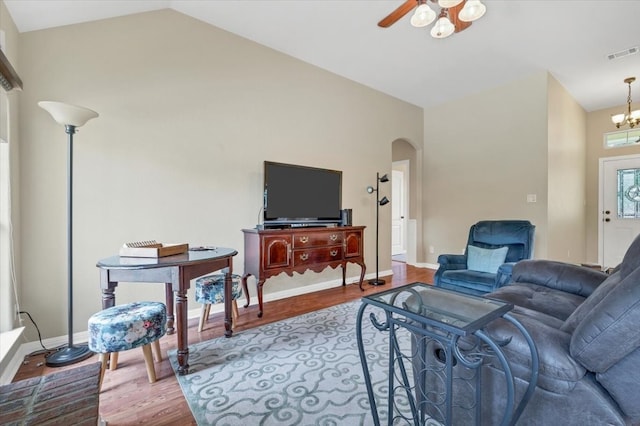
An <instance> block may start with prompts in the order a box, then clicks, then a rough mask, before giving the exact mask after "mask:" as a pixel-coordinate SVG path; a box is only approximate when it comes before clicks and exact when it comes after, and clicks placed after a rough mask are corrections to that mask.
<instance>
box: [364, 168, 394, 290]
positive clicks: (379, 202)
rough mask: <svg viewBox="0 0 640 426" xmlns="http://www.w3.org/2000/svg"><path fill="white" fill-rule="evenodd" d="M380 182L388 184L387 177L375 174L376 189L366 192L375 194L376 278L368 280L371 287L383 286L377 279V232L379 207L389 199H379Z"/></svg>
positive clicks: (381, 281) (382, 281)
mask: <svg viewBox="0 0 640 426" xmlns="http://www.w3.org/2000/svg"><path fill="white" fill-rule="evenodd" d="M380 182H389V178H388V177H387V175H382V177H381V176H380V173H376V187H375V188H374V187H373V186H368V187H367V192H368V193H369V194H372V193H374V192H375V193H376V278H375V279H373V280H369V284H371V285H383V284H384V283H385V281H384V280H382V279H380V278H378V258H379V255H378V248H379V243H378V240H379V233H380V232H379V231H380V206H384V205H385V204H388V203H389V199H388V198H387V197H382V199H380Z"/></svg>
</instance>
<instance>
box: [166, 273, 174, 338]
mask: <svg viewBox="0 0 640 426" xmlns="http://www.w3.org/2000/svg"><path fill="white" fill-rule="evenodd" d="M164 291H165V301H166V304H167V334H173V333H175V332H176V329H175V327H174V322H175V316H174V315H173V285H172V284H171V283H165V285H164Z"/></svg>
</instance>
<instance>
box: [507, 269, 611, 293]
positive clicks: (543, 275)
mask: <svg viewBox="0 0 640 426" xmlns="http://www.w3.org/2000/svg"><path fill="white" fill-rule="evenodd" d="M607 277H608V275H607V274H605V273H604V272H599V271H596V270H594V269H591V268H585V267H583V266H578V265H572V264H570V263H564V262H556V261H553V260H521V261H520V262H518V263H517V264H516V265H515V266H514V267H513V275H512V282H516V283H518V282H520V283H530V284H536V285H541V286H545V287H548V288H553V289H556V290H561V291H565V292H567V293H572V294H577V295H580V296H583V297H589V296H590V295H591V293H593V291H594V290H595V289H596V288H598V286H599V285H600V284H601V283H602V282H603V281H604V280H605V279H607Z"/></svg>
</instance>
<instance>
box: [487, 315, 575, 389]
mask: <svg viewBox="0 0 640 426" xmlns="http://www.w3.org/2000/svg"><path fill="white" fill-rule="evenodd" d="M512 315H513V317H514V318H516V319H517V320H518V321H519V322H520V323H521V324H522V325H523V326H524V327H525V329H526V330H527V331H528V332H529V334H531V338H532V339H533V341H534V342H535V344H536V349H537V352H538V356H539V361H540V364H539V377H538V386H540V387H541V388H543V389H546V390H549V391H552V392H557V393H563V394H564V393H567V392H569V391H570V390H571V389H573V387H574V386H575V383H576V382H578V381H579V380H580V379H581V378H582V377H583V376H584V375H585V374H586V372H587V370H586V369H585V368H584V366H582V365H581V364H580V363H579V362H578V361H576V360H575V359H573V357H572V356H571V355H570V352H569V347H570V342H571V335H570V334H568V333H565V332H563V331H560V330H558V329H557V328H554V327H551V326H549V325H547V324H544V323H542V322H539V321H538V320H537V319H536V318H534V317H530V316H529V315H527V314H526V313H525V314H520V313H519V312H518V308H517V307H516V308H515V309H514V311H513V312H512ZM486 331H487V332H488V333H489V335H490V336H491V337H492V338H493V339H494V340H495V341H497V342H500V341H503V342H508V343H507V344H506V345H505V346H504V347H503V348H502V350H503V351H504V353H505V356H506V357H507V359H508V360H509V364H510V366H511V369H512V372H513V374H514V375H515V376H516V377H518V378H520V379H522V380H525V381H527V382H528V381H529V379H530V377H531V352H530V348H529V345H528V344H527V341H526V340H525V338H524V336H523V335H522V334H521V333H520V331H519V330H518V329H517V328H516V327H515V326H514V325H513V324H512V323H510V322H508V321H506V320H504V319H502V318H499V319H497V320H495V321H493V322H491V323H490V324H489V325H488V326H487V328H486ZM491 364H492V365H493V366H494V367H496V368H499V366H500V364H499V363H498V361H497V360H495V359H494V360H492V361H491Z"/></svg>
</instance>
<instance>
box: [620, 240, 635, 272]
mask: <svg viewBox="0 0 640 426" xmlns="http://www.w3.org/2000/svg"><path fill="white" fill-rule="evenodd" d="M638 268H640V234H639V235H638V236H637V237H636V238H635V239H634V240H633V242H632V243H631V245H630V246H629V249H627V252H626V253H625V255H624V258H623V259H622V263H621V264H620V275H622V277H621V278H622V279H625V278H626V277H627V276H628V275H629V274H631V273H632V272H633V271H635V270H637V269H638Z"/></svg>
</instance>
